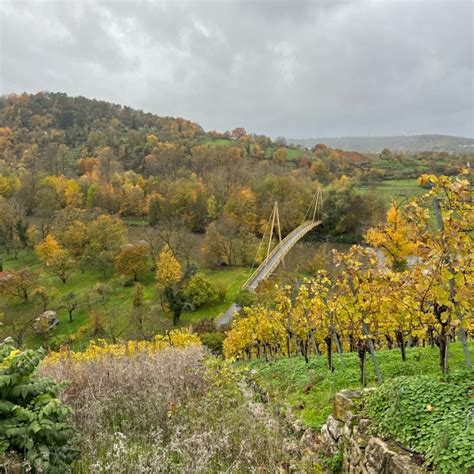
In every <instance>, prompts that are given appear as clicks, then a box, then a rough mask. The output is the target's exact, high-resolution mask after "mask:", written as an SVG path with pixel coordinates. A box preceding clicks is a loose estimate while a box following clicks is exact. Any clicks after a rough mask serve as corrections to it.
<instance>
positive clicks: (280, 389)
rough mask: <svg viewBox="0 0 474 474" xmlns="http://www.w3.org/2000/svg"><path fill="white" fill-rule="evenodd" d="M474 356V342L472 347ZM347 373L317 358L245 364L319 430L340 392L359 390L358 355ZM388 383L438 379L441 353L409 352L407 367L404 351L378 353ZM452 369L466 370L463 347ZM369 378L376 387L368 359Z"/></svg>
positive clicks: (348, 357)
mask: <svg viewBox="0 0 474 474" xmlns="http://www.w3.org/2000/svg"><path fill="white" fill-rule="evenodd" d="M470 350H471V353H473V355H474V342H471V343H470ZM344 359H345V361H346V364H347V367H346V369H342V367H341V365H340V362H339V359H338V358H337V357H336V359H335V371H334V372H332V373H331V372H328V370H327V361H326V358H325V357H324V356H323V357H321V358H320V359H317V358H315V357H313V359H312V360H310V362H309V363H308V364H305V361H304V359H303V358H302V357H292V358H290V359H287V358H281V359H277V360H275V361H273V362H270V363H266V362H264V361H253V362H251V363H250V364H242V366H243V367H250V368H251V369H254V370H253V372H252V374H253V377H254V378H255V380H256V382H257V384H258V385H259V386H260V387H262V388H263V389H264V390H265V391H266V392H267V393H268V394H269V396H270V399H271V400H272V401H275V402H277V403H278V404H281V405H286V404H288V405H289V406H290V407H291V408H292V410H293V411H294V413H295V415H297V416H298V417H300V418H301V419H302V420H303V422H304V423H305V425H307V426H309V427H312V428H316V429H319V428H320V427H321V426H322V424H323V423H324V422H325V421H326V418H327V417H328V415H329V414H330V413H331V409H332V400H333V398H334V395H335V394H336V392H338V391H339V390H341V389H343V388H359V387H360V383H359V365H358V364H359V362H358V357H357V354H355V353H351V354H345V355H344ZM377 359H378V361H379V364H380V367H381V370H382V374H383V376H384V378H385V380H388V379H391V378H393V377H397V376H400V375H417V374H424V375H430V376H433V378H435V377H438V376H439V374H440V370H439V367H438V349H437V348H436V347H435V348H431V347H419V348H411V349H408V350H407V361H406V362H405V363H404V362H402V360H401V357H400V351H399V350H397V349H394V350H385V351H380V352H378V353H377ZM449 363H450V367H451V369H457V368H463V367H464V358H463V354H462V350H461V346H460V344H459V343H454V344H451V346H450V360H449ZM367 378H368V383H369V385H375V382H376V380H375V374H374V371H373V366H372V364H371V361H370V358H368V359H367Z"/></svg>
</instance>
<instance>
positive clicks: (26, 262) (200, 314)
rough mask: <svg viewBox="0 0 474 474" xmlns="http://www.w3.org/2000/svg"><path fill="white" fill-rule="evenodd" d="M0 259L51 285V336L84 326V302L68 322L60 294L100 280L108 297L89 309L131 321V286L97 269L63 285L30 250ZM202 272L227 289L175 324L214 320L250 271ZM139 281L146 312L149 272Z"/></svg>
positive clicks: (22, 308)
mask: <svg viewBox="0 0 474 474" xmlns="http://www.w3.org/2000/svg"><path fill="white" fill-rule="evenodd" d="M0 259H2V261H3V269H4V270H5V271H8V270H13V269H20V268H28V269H29V270H34V271H38V272H39V281H38V285H41V286H52V287H54V288H55V289H56V291H57V296H56V298H55V300H54V301H53V302H52V303H51V304H50V305H49V307H48V309H53V310H57V312H58V319H59V321H60V323H59V324H58V325H57V326H56V327H55V328H54V329H53V330H52V331H51V333H50V336H51V337H54V336H58V335H63V334H67V335H70V334H73V333H75V332H76V331H78V329H79V328H80V327H81V326H84V325H86V324H87V323H88V322H89V315H88V310H87V308H86V307H85V306H86V305H85V304H82V305H80V307H79V308H78V309H77V310H76V311H75V312H74V313H73V321H72V322H69V315H68V313H67V311H66V310H65V309H62V308H60V303H59V301H60V299H61V297H62V296H63V295H65V294H67V293H68V292H74V293H76V294H77V295H78V296H79V297H80V298H83V297H84V296H85V295H86V294H87V293H88V292H91V291H93V289H94V288H95V286H96V285H97V284H101V283H105V284H106V285H108V286H109V287H110V293H109V296H108V297H106V298H103V299H98V300H97V301H95V303H94V305H93V307H92V309H93V310H96V311H100V312H102V313H104V314H110V315H112V316H113V318H114V320H115V325H116V326H117V328H121V327H126V326H128V325H131V324H133V322H132V321H131V313H132V297H133V287H131V286H121V285H118V286H112V285H111V279H112V277H111V276H109V275H106V276H104V275H103V274H102V273H101V272H99V271H98V270H92V269H88V270H86V271H85V272H84V273H81V272H80V271H79V270H77V271H75V272H74V273H73V274H72V275H71V276H70V278H69V279H68V280H67V282H66V283H64V284H63V283H62V282H61V281H60V280H59V278H57V277H55V276H53V275H51V274H49V273H48V272H46V271H45V270H44V269H43V267H42V265H41V263H40V262H39V261H38V259H37V258H36V255H35V254H34V252H32V251H21V252H19V254H18V258H17V259H15V258H14V255H13V254H12V253H10V254H9V255H8V254H6V253H5V252H0ZM202 272H203V273H204V274H205V275H206V276H208V277H209V279H210V280H211V281H212V282H213V283H215V284H218V285H223V286H225V287H226V288H227V293H226V296H225V299H224V301H215V302H212V303H210V304H207V305H205V306H203V307H201V308H199V309H198V310H197V311H194V312H185V313H183V314H182V316H181V320H180V323H179V326H187V325H189V324H193V323H196V322H198V321H200V320H202V319H214V318H215V317H217V316H218V315H219V314H221V313H222V312H224V311H225V310H226V309H227V308H228V307H229V306H230V304H231V303H232V302H233V301H234V298H235V296H236V295H237V293H238V292H239V290H240V287H241V285H242V283H243V282H244V281H245V280H246V279H247V277H248V275H249V274H250V269H246V268H240V267H235V268H223V269H215V270H212V269H203V270H202ZM141 283H142V284H143V285H144V300H145V305H147V306H148V307H149V309H150V311H152V307H153V306H155V308H156V307H157V306H158V305H159V301H158V295H157V291H156V289H155V283H154V277H153V275H152V274H151V273H150V274H148V275H146V276H145V277H143V278H142V280H141ZM2 308H3V310H4V311H5V312H7V311H8V312H13V313H15V314H18V315H19V317H20V316H22V315H23V314H25V312H28V313H30V312H32V311H36V312H37V313H38V312H40V310H39V309H38V308H39V307H38V306H37V305H34V303H29V304H28V303H21V302H12V301H6V300H3V301H0V311H2ZM30 314H31V313H30ZM153 317H154V318H155V324H154V327H156V328H157V330H158V331H165V330H167V329H171V328H172V323H171V316H168V315H163V314H162V313H161V312H159V311H155V312H153ZM118 332H120V329H118ZM89 338H90V335H89V334H88V333H85V334H84V335H81V336H80V337H79V338H78V340H77V344H78V346H80V345H81V344H82V343H85V342H87V340H88V339H89ZM28 342H29V343H31V344H34V345H36V344H39V343H40V342H41V340H40V339H39V338H38V337H30V338H28Z"/></svg>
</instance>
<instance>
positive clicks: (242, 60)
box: [0, 0, 474, 138]
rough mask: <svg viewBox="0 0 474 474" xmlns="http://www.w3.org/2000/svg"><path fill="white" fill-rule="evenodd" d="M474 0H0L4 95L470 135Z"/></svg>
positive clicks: (327, 126) (299, 129)
mask: <svg viewBox="0 0 474 474" xmlns="http://www.w3.org/2000/svg"><path fill="white" fill-rule="evenodd" d="M473 5H474V2H473V1H470V0H469V1H462V2H459V1H455V0H445V1H442V0H431V1H421V0H405V1H396V0H393V1H388V0H373V1H364V0H360V1H359V0H354V1H351V2H337V1H334V0H327V1H324V0H323V1H298V0H292V1H265V0H260V1H257V0H253V1H230V0H227V1H226V0H221V1H206V2H203V1H191V2H177V1H175V2H172V1H169V2H158V1H154V2H150V1H141V0H136V1H121V0H115V1H110V0H109V1H102V2H101V1H99V0H91V1H88V0H78V1H72V0H61V1H60V0H56V1H39V0H37V1H34V0H30V1H20V0H0V11H1V24H0V27H1V43H0V52H1V69H0V93H3V94H4V93H11V92H17V93H18V92H23V91H28V92H37V91H40V90H48V91H61V92H67V93H68V94H72V95H83V96H86V97H90V98H97V99H104V100H108V101H112V102H115V103H120V104H124V105H129V106H132V107H135V108H140V109H143V110H145V111H149V112H154V113H156V114H158V115H173V116H181V117H185V118H188V119H192V120H195V121H197V122H199V123H200V124H201V125H202V126H203V127H204V128H205V129H206V130H212V129H215V130H220V131H224V130H226V129H232V128H235V127H237V126H243V127H245V128H246V129H247V131H249V132H254V133H265V134H267V135H270V136H273V137H276V136H279V135H283V136H286V137H294V138H303V137H329V136H345V135H397V134H418V133H446V134H453V135H464V136H470V137H473V136H474V86H473V69H474V67H473V63H474V59H473V56H474V55H473V27H474V6H473Z"/></svg>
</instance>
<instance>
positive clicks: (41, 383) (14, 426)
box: [0, 341, 76, 472]
mask: <svg viewBox="0 0 474 474" xmlns="http://www.w3.org/2000/svg"><path fill="white" fill-rule="evenodd" d="M43 355H44V352H43V351H33V350H26V351H23V352H21V351H19V350H16V349H14V348H13V347H12V346H11V345H10V344H9V342H8V341H6V342H4V343H2V344H0V415H1V416H0V418H1V421H0V456H17V457H19V458H23V460H24V461H26V462H27V463H29V464H30V465H31V466H32V467H33V468H34V469H35V470H37V471H40V472H41V471H48V472H51V471H55V470H56V471H58V472H65V471H67V470H68V465H69V464H71V462H72V461H73V460H74V458H75V456H76V450H74V449H72V448H71V446H70V445H71V442H72V439H73V435H74V430H73V429H72V427H71V426H69V425H68V423H67V421H68V417H69V415H70V413H71V409H70V408H69V407H67V406H64V405H62V404H61V403H60V402H59V400H58V398H57V396H58V394H59V392H60V391H61V390H62V388H63V384H60V383H54V382H53V381H52V380H50V379H48V378H41V377H39V376H38V375H37V374H36V368H37V366H38V364H39V363H40V361H41V359H42V356H43Z"/></svg>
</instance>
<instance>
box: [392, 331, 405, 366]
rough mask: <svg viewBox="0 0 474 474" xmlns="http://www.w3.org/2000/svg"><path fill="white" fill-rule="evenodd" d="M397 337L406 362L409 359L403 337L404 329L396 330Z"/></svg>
mask: <svg viewBox="0 0 474 474" xmlns="http://www.w3.org/2000/svg"><path fill="white" fill-rule="evenodd" d="M395 337H396V338H397V342H398V345H399V347H400V351H401V353H402V360H403V362H405V361H406V360H407V354H406V351H405V340H404V338H403V333H402V331H395Z"/></svg>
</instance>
